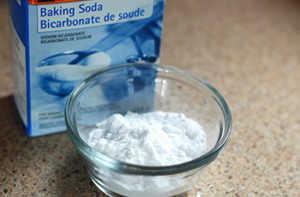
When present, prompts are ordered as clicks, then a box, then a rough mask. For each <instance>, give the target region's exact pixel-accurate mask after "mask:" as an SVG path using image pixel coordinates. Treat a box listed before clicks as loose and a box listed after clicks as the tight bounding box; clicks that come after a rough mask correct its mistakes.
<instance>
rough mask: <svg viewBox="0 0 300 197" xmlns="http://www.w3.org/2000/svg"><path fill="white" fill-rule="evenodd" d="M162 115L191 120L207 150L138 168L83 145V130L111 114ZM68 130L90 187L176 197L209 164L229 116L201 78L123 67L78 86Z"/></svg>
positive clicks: (167, 69) (226, 133)
mask: <svg viewBox="0 0 300 197" xmlns="http://www.w3.org/2000/svg"><path fill="white" fill-rule="evenodd" d="M128 111H132V112H136V113H145V112H150V111H165V112H177V113H183V114H185V116H186V117H188V118H192V119H194V120H196V121H197V122H198V123H199V124H200V125H201V126H202V127H203V129H204V131H205V132H206V136H207V150H206V152H205V153H204V154H202V155H201V156H200V157H198V158H195V159H193V160H191V161H188V162H185V163H181V164H177V165H171V166H142V165H136V164H130V163H125V162H122V161H118V160H116V159H114V158H111V157H110V156H109V155H104V154H102V153H100V152H97V151H96V150H94V149H93V148H91V147H90V146H89V145H88V144H87V143H86V140H87V132H89V131H90V130H91V129H93V128H95V127H96V124H97V123H98V122H101V121H103V120H105V119H107V118H109V117H110V116H111V115H112V114H114V113H120V114H126V112H128ZM65 119H66V125H67V131H68V134H69V136H70V138H71V141H72V142H73V144H74V145H75V147H76V148H77V149H78V150H79V152H80V153H81V155H82V156H83V158H84V159H85V161H86V164H87V171H88V173H89V176H90V177H91V179H92V181H93V182H94V183H95V185H96V186H97V187H98V188H100V190H102V191H103V192H104V193H106V194H107V195H109V196H131V197H135V196H143V197H147V196H149V197H150V196H151V197H153V196H177V195H182V194H184V193H186V192H188V191H190V190H191V189H192V188H193V184H194V183H195V182H196V181H197V180H199V178H200V179H201V176H199V172H200V171H201V170H202V169H203V167H205V166H207V165H208V164H210V163H211V162H212V161H214V160H215V159H216V158H217V156H218V155H219V154H220V153H221V151H222V150H223V148H224V146H225V145H226V143H227V141H228V138H229V136H230V132H231V114H230V110H229V107H228V105H227V104H226V102H225V100H224V99H223V98H222V96H221V95H220V94H219V93H218V91H217V90H216V89H215V88H213V87H212V86H211V85H209V84H208V83H206V82H204V81H203V80H201V79H199V78H197V77H195V76H193V75H191V74H188V73H186V72H183V71H180V70H178V69H176V68H173V67H169V66H162V65H157V64H143V63H135V64H125V65H119V66H115V67H110V68H107V69H104V70H101V71H99V72H97V73H95V74H94V75H92V76H90V77H88V78H87V79H85V80H83V81H82V82H81V83H79V84H78V85H77V86H76V87H75V89H74V90H73V92H72V93H71V95H70V96H69V98H68V101H67V103H66V108H65Z"/></svg>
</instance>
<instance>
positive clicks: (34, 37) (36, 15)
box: [10, 0, 165, 136]
mask: <svg viewBox="0 0 300 197" xmlns="http://www.w3.org/2000/svg"><path fill="white" fill-rule="evenodd" d="M164 4H165V2H164V0H86V1H83V0H10V14H11V35H12V36H11V44H12V47H11V48H12V66H13V77H14V100H15V103H16V106H17V109H18V111H19V114H20V116H21V118H22V120H23V122H24V125H25V127H26V130H27V133H28V135H29V136H40V135H45V134H50V133H55V132H60V131H64V130H65V129H66V126H65V121H64V107H65V103H66V100H67V98H68V95H69V94H70V93H71V92H72V90H73V89H74V87H75V86H76V84H78V83H79V82H80V81H82V80H83V79H84V78H86V77H87V76H89V75H91V74H92V73H95V72H96V71H98V70H99V69H103V68H105V67H109V66H114V65H117V64H122V63H134V62H146V63H147V62H148V63H154V62H157V61H158V60H159V52H160V42H161V34H162V23H163V13H164ZM105 92H108V93H107V95H106V99H107V100H108V101H109V99H110V96H109V91H105ZM150 96H151V95H150ZM120 97H121V95H120ZM114 100H116V98H114Z"/></svg>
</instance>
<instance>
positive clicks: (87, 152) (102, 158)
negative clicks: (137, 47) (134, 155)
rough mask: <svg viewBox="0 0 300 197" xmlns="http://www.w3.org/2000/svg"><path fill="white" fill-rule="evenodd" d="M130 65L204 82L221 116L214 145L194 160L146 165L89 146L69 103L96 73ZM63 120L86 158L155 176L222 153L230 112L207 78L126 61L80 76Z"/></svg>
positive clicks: (193, 165) (126, 171)
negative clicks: (118, 157)
mask: <svg viewBox="0 0 300 197" xmlns="http://www.w3.org/2000/svg"><path fill="white" fill-rule="evenodd" d="M132 66H134V67H135V66H139V67H149V66H152V67H153V68H154V69H157V70H158V71H159V70H161V71H165V72H175V73H178V74H180V75H184V76H185V77H189V78H192V79H194V80H196V81H198V82H199V83H200V84H202V85H204V86H206V87H207V88H208V90H209V91H210V93H211V94H212V96H213V99H214V100H215V101H216V103H217V104H218V106H219V107H220V109H221V111H222V115H223V119H224V125H221V128H220V135H219V138H218V140H217V142H216V144H215V145H214V147H213V148H212V149H210V150H209V151H207V152H206V153H205V154H203V155H201V156H200V157H197V158H195V159H193V160H190V161H188V162H184V163H180V164H175V165H169V166H145V165H137V164H131V163H126V162H122V161H119V160H116V159H113V158H111V157H109V156H107V155H105V154H102V153H101V152H98V151H96V150H94V149H93V148H91V147H90V146H89V145H88V144H87V143H86V142H85V141H84V140H83V139H82V138H81V137H80V136H79V132H78V130H77V127H76V125H74V124H73V122H72V121H73V120H74V116H72V114H73V111H72V109H73V108H72V106H73V104H74V103H75V102H76V100H77V99H78V97H79V96H80V94H81V93H82V92H83V91H84V90H85V89H87V88H88V87H89V86H90V85H91V83H92V82H93V79H94V78H95V77H98V76H99V75H101V74H103V73H105V72H109V71H113V70H117V69H122V68H125V67H132ZM64 115H65V122H66V126H67V133H68V135H69V137H70V139H71V141H72V143H73V144H74V146H75V147H76V148H77V149H78V150H79V152H80V153H81V154H82V155H83V156H84V157H85V158H86V159H87V160H88V162H92V163H93V162H97V165H101V167H104V168H107V169H110V170H113V171H116V172H120V173H123V174H133V175H149V176H155V175H172V174H178V173H183V172H187V171H191V170H194V169H197V168H202V167H205V166H207V165H208V164H209V163H211V162H212V161H214V160H215V159H216V158H217V156H218V155H219V154H220V153H221V151H222V150H223V148H224V147H225V145H226V144H227V142H228V139H229V136H230V134H231V130H232V116H231V112H230V109H229V107H228V105H227V103H226V101H225V99H224V98H223V97H222V95H221V94H220V93H219V92H218V91H217V90H216V89H215V88H214V87H213V86H212V85H210V84H209V83H207V82H206V81H204V80H202V79H200V78H198V77H196V76H194V75H192V74H190V73H187V72H185V71H182V70H180V69H178V68H175V67H172V66H166V65H160V64H154V63H150V64H149V63H126V64H119V65H115V66H111V67H106V68H103V69H101V70H99V71H97V72H95V73H94V74H92V75H90V76H89V77H87V78H85V79H84V80H82V81H81V82H80V83H79V84H78V85H77V86H76V87H75V88H74V89H73V91H72V92H71V94H70V95H69V97H68V99H67V101H66V105H65V113H64ZM91 157H93V158H94V160H91V159H90V158H91Z"/></svg>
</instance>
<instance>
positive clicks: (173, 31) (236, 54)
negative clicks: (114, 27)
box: [0, 0, 300, 196]
mask: <svg viewBox="0 0 300 197" xmlns="http://www.w3.org/2000/svg"><path fill="white" fill-rule="evenodd" d="M0 14H1V17H0V79H1V80H0V196H105V195H104V194H102V193H101V192H99V191H98V190H97V189H96V187H95V186H93V184H92V183H91V181H90V180H89V178H88V177H87V175H86V173H85V168H84V164H83V162H82V160H81V159H80V157H79V155H78V153H77V152H76V150H75V148H74V147H73V146H72V144H71V143H70V141H69V139H68V137H67V135H66V134H65V133H61V134H55V135H50V136H44V137H39V138H33V139H30V138H29V137H27V136H26V134H25V131H24V128H23V126H22V123H21V120H20V118H19V117H18V114H17V111H16V109H15V107H14V104H13V100H12V96H11V95H12V76H11V75H12V72H11V67H10V46H9V17H8V6H7V2H6V1H3V0H2V1H0ZM161 61H162V63H166V64H170V65H175V66H177V67H179V68H181V69H184V70H186V71H188V72H191V73H193V74H194V75H197V76H199V77H201V78H203V79H205V80H206V81H208V82H210V83H211V84H213V85H214V86H215V87H216V88H217V89H218V90H220V92H221V93H222V94H223V96H224V97H225V98H226V100H227V102H228V104H229V106H230V108H231V111H232V114H233V121H234V122H233V131H232V136H231V139H230V141H229V144H228V146H227V147H226V149H225V151H224V152H223V154H222V155H221V156H220V157H219V158H218V159H217V161H215V162H214V163H213V164H211V165H210V166H209V167H208V168H207V169H206V170H205V172H203V173H202V178H201V180H200V182H199V183H198V184H197V185H196V186H195V188H194V193H191V194H190V196H193V195H195V192H196V191H199V192H200V193H201V194H202V195H203V196H300V170H299V167H300V3H299V1H296V0H286V1H284V0H252V1H247V0H243V1H233V0H224V1H218V0H211V1H204V0H189V1H182V0H172V1H171V0H167V8H166V17H165V30H164V40H163V48H162V60H161Z"/></svg>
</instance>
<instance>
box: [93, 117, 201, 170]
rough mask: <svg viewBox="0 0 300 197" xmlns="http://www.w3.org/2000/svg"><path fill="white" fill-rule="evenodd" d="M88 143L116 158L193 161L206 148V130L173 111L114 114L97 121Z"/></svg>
mask: <svg viewBox="0 0 300 197" xmlns="http://www.w3.org/2000/svg"><path fill="white" fill-rule="evenodd" d="M87 143H88V144H89V145H90V146H91V147H92V148H94V149H96V150H98V151H99V152H101V153H103V154H105V155H108V156H110V157H112V158H114V159H117V160H120V161H124V162H127V163H132V164H139V165H148V166H166V165H174V164H179V163H183V162H187V161H190V160H192V159H195V158H196V157H199V156H201V155H202V154H203V153H205V151H206V133H205V132H204V130H203V128H202V127H201V125H199V124H198V123H197V122H196V121H195V120H192V119H188V118H186V117H185V115H184V114H179V113H171V112H160V111H157V112H149V113H144V114H137V113H132V112H128V113H127V114H126V115H125V116H122V115H120V114H114V115H113V116H111V117H110V118H109V119H107V120H105V121H103V122H100V123H98V124H97V128H95V129H93V130H91V131H90V133H89V134H88V140H87Z"/></svg>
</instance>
